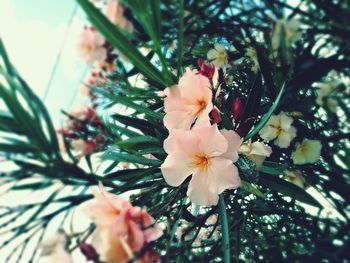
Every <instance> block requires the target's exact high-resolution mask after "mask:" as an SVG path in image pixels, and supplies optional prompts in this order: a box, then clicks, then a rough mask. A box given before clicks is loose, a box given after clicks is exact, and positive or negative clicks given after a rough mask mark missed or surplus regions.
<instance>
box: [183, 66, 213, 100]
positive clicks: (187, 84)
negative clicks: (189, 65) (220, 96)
mask: <svg viewBox="0 0 350 263" xmlns="http://www.w3.org/2000/svg"><path fill="white" fill-rule="evenodd" d="M179 88H180V90H181V97H182V98H184V99H186V100H188V101H196V100H198V99H200V100H201V99H204V100H205V101H209V100H211V96H212V91H211V89H210V83H209V79H208V78H207V77H205V76H202V75H200V74H196V73H195V72H194V71H190V70H187V71H186V72H185V74H184V75H183V77H182V78H181V79H180V81H179Z"/></svg>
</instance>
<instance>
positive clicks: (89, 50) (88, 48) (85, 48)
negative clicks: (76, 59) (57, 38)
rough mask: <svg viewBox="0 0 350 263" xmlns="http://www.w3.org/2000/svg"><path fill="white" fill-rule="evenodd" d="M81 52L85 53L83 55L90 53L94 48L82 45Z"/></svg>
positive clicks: (89, 45)
mask: <svg viewBox="0 0 350 263" xmlns="http://www.w3.org/2000/svg"><path fill="white" fill-rule="evenodd" d="M83 50H84V51H85V53H90V52H92V51H93V50H94V46H93V45H91V44H86V45H84V47H83Z"/></svg>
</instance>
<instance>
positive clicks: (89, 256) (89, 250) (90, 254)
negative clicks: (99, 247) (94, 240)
mask: <svg viewBox="0 0 350 263" xmlns="http://www.w3.org/2000/svg"><path fill="white" fill-rule="evenodd" d="M79 248H80V251H81V253H83V255H84V256H85V257H86V260H87V261H90V260H91V261H93V262H94V263H101V261H100V259H99V255H98V254H97V252H96V249H95V248H94V247H93V246H92V245H90V244H88V243H80V245H79Z"/></svg>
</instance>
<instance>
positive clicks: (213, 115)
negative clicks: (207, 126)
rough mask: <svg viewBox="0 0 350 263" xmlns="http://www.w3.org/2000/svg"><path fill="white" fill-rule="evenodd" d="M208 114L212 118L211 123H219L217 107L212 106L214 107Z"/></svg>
mask: <svg viewBox="0 0 350 263" xmlns="http://www.w3.org/2000/svg"><path fill="white" fill-rule="evenodd" d="M209 116H210V118H211V120H212V123H220V122H221V115H220V111H219V109H218V108H217V107H216V106H214V108H213V109H212V110H211V112H210V113H209Z"/></svg>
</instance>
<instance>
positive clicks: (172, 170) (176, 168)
mask: <svg viewBox="0 0 350 263" xmlns="http://www.w3.org/2000/svg"><path fill="white" fill-rule="evenodd" d="M160 169H161V171H162V174H163V176H164V179H165V181H166V182H167V183H168V184H169V185H171V186H179V185H180V184H182V182H183V181H184V180H185V179H186V178H187V177H188V176H190V175H191V174H192V173H193V171H194V166H193V165H192V159H191V158H190V157H189V156H187V155H185V154H182V153H171V154H169V155H168V157H167V158H166V159H165V161H164V163H163V164H162V165H161V167H160Z"/></svg>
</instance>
